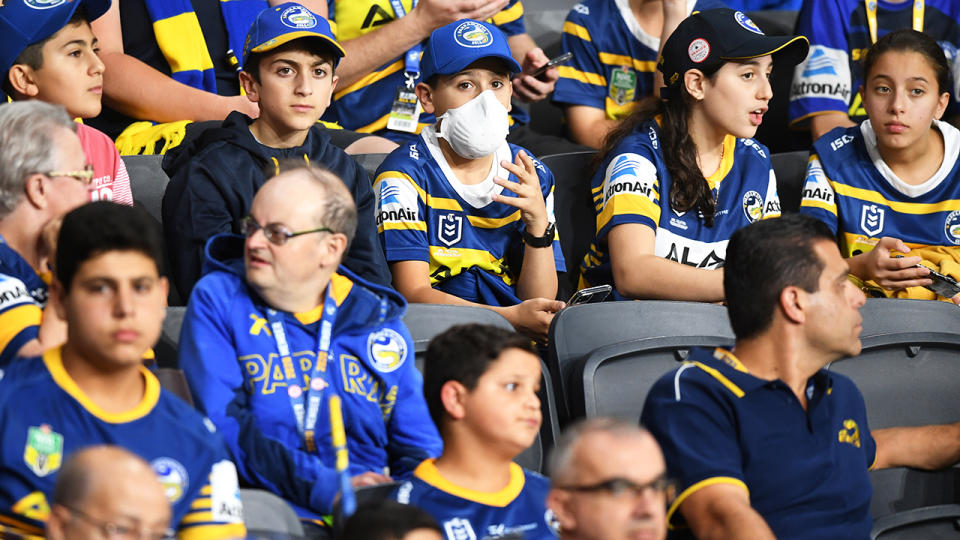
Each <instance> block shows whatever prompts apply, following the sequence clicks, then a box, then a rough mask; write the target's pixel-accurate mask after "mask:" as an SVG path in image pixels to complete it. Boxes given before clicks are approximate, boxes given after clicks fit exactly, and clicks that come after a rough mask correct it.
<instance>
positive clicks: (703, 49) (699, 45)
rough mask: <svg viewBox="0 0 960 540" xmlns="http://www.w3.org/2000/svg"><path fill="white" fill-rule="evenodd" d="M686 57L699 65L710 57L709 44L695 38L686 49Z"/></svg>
mask: <svg viewBox="0 0 960 540" xmlns="http://www.w3.org/2000/svg"><path fill="white" fill-rule="evenodd" d="M687 55H688V56H689V57H690V60H692V61H693V62H696V63H698V64H699V63H700V62H703V61H704V60H706V59H707V57H708V56H710V44H709V43H707V40H705V39H703V38H697V39H695V40H693V41H691V42H690V46H689V47H687Z"/></svg>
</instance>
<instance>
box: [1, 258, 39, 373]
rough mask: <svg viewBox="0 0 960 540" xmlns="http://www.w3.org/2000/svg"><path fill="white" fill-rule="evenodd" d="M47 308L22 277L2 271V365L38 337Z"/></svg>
mask: <svg viewBox="0 0 960 540" xmlns="http://www.w3.org/2000/svg"><path fill="white" fill-rule="evenodd" d="M42 317H43V312H42V310H41V309H40V305H39V304H37V303H36V302H35V301H34V300H33V297H32V296H30V292H29V291H28V290H27V287H26V286H25V285H24V284H23V282H22V281H20V280H19V279H17V278H15V277H13V276H7V275H3V274H0V369H2V368H3V367H5V366H7V365H8V364H9V363H10V362H12V361H13V359H14V358H16V357H17V353H18V352H20V348H21V347H23V346H24V345H26V344H27V343H28V342H30V341H32V340H34V339H36V338H37V333H38V331H39V329H40V319H41V318H42Z"/></svg>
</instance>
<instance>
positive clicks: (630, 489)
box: [557, 475, 673, 497]
mask: <svg viewBox="0 0 960 540" xmlns="http://www.w3.org/2000/svg"><path fill="white" fill-rule="evenodd" d="M557 488H558V489H563V490H567V491H577V492H580V493H599V492H606V493H609V494H611V495H613V496H614V497H624V496H626V495H630V496H632V497H639V496H640V495H643V494H644V493H646V492H647V491H652V492H653V493H656V494H657V495H662V494H667V493H668V492H671V491H673V482H672V481H670V480H669V479H668V478H667V477H666V475H660V476H659V477H657V478H656V479H654V480H653V481H652V482H647V483H646V484H638V483H636V482H634V481H633V480H627V479H626V478H620V477H616V478H610V479H609V480H604V481H602V482H597V483H596V484H588V485H585V486H557Z"/></svg>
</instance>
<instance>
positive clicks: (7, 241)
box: [0, 101, 93, 369]
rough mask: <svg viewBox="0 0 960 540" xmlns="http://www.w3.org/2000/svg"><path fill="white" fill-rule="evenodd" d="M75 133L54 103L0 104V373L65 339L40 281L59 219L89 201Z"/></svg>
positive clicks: (86, 168)
mask: <svg viewBox="0 0 960 540" xmlns="http://www.w3.org/2000/svg"><path fill="white" fill-rule="evenodd" d="M76 130H77V127H76V124H75V123H74V122H73V121H72V120H70V118H69V117H68V116H67V113H66V111H65V110H64V109H63V107H60V106H57V105H51V104H48V103H43V102H40V101H24V102H17V103H8V104H5V105H2V106H0V369H2V368H3V367H4V366H6V365H7V364H9V363H10V362H11V361H12V360H13V359H14V358H15V357H17V356H38V355H40V354H41V353H42V352H43V350H44V349H47V348H50V347H53V346H56V345H59V344H60V343H61V342H62V341H63V340H64V339H66V326H65V323H63V321H60V320H59V319H58V318H57V316H56V314H54V313H53V312H52V310H45V306H46V303H47V282H46V281H44V279H43V278H42V276H44V275H45V274H48V273H49V272H50V268H49V267H48V265H47V261H48V260H49V259H50V257H51V256H52V253H53V250H54V247H55V246H53V245H52V244H53V242H52V240H51V239H53V238H56V229H57V227H58V224H59V220H60V218H61V217H63V215H64V214H66V213H67V212H68V211H70V210H72V209H73V208H76V207H77V206H80V205H81V204H83V203H84V202H86V201H87V200H89V194H88V190H89V185H90V181H91V180H92V178H93V169H92V167H91V166H90V165H89V164H88V163H87V159H86V156H85V155H84V153H83V148H82V147H81V146H80V139H79V138H77V134H76Z"/></svg>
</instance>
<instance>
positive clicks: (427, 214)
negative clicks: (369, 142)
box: [373, 126, 565, 305]
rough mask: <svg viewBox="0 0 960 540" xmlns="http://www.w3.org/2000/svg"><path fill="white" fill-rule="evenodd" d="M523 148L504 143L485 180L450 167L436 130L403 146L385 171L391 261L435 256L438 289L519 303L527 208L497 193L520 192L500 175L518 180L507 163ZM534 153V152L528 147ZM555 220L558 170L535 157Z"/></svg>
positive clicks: (383, 198)
mask: <svg viewBox="0 0 960 540" xmlns="http://www.w3.org/2000/svg"><path fill="white" fill-rule="evenodd" d="M520 150H521V148H520V147H519V146H515V145H512V144H509V143H507V142H504V143H503V144H502V145H500V148H499V149H497V151H496V153H495V154H494V166H493V167H492V168H491V170H490V174H489V175H488V177H487V178H486V179H485V180H484V181H483V182H482V183H480V184H476V185H465V184H462V183H460V181H459V180H457V179H456V177H455V176H454V174H453V171H452V170H451V169H450V167H449V165H447V161H446V158H444V157H443V152H442V151H441V150H440V147H439V145H438V143H437V136H436V133H435V131H434V129H433V127H432V126H431V127H428V128H427V129H424V130H423V131H422V132H421V133H420V137H418V139H417V142H416V143H415V144H410V145H406V146H401V147H400V148H397V149H396V150H394V151H393V153H391V154H390V155H389V156H387V159H385V160H384V161H383V163H382V164H381V165H380V168H379V169H378V170H377V180H376V183H375V184H374V186H373V191H374V193H376V195H377V231H378V232H379V233H380V242H381V244H382V245H383V249H384V252H385V253H386V256H387V262H395V261H406V260H416V261H427V262H429V263H430V283H431V284H432V285H433V286H434V287H435V288H437V289H440V290H442V291H444V292H447V293H450V294H452V295H454V296H458V297H460V298H464V299H466V300H469V301H471V302H478V303H482V304H487V305H512V304H516V303H518V302H519V300H518V299H517V297H516V293H515V292H514V286H515V283H516V280H517V278H518V277H519V275H520V263H521V261H522V258H523V245H524V244H523V230H524V226H523V221H521V219H520V210H518V209H516V208H514V207H512V206H509V205H507V204H503V203H498V202H494V201H493V199H492V196H493V195H494V194H500V195H504V196H507V197H512V196H515V195H514V194H513V193H512V192H511V191H509V190H506V189H504V188H503V187H501V186H498V185H497V184H494V183H493V178H494V176H498V177H500V178H504V179H507V180H510V181H513V182H516V181H517V178H516V177H515V176H513V175H512V174H510V173H509V172H507V170H506V169H504V168H502V167H501V166H500V165H499V163H500V162H501V161H503V160H507V161H510V162H513V161H515V159H516V155H517V152H519V151H520ZM527 153H528V154H529V152H527ZM534 163H535V164H536V167H537V174H538V176H539V177H540V187H541V189H542V192H543V197H544V200H545V202H546V204H547V214H548V217H549V219H550V221H556V220H555V218H554V215H553V174H552V173H551V172H550V170H549V169H547V168H546V166H544V165H543V163H541V162H540V161H539V160H537V159H535V158H534ZM558 238H559V237H555V238H554V242H553V253H554V260H555V262H556V265H557V271H563V270H564V269H565V266H564V262H563V254H562V252H561V251H560V241H559V239H558Z"/></svg>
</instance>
